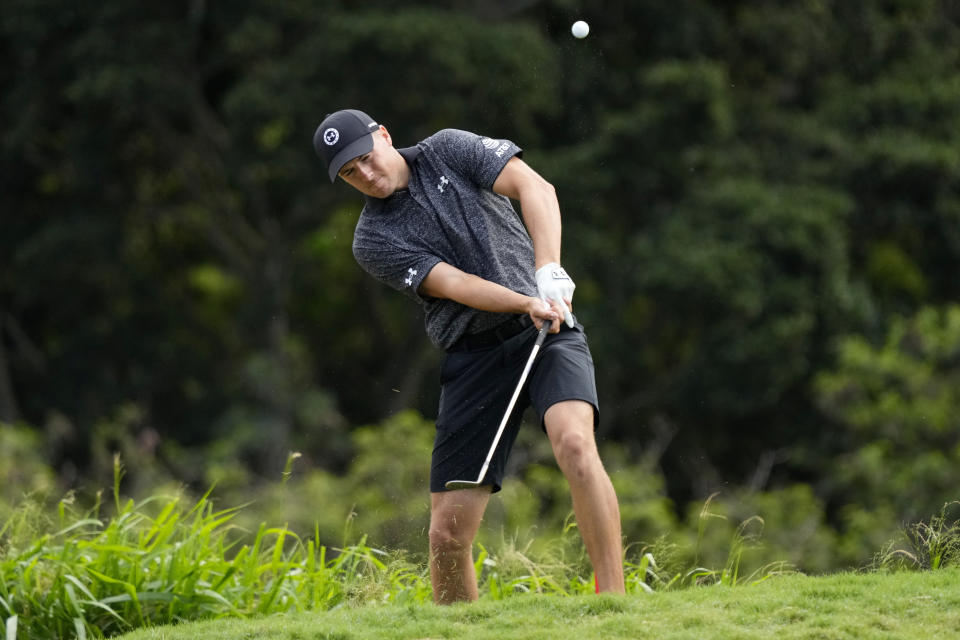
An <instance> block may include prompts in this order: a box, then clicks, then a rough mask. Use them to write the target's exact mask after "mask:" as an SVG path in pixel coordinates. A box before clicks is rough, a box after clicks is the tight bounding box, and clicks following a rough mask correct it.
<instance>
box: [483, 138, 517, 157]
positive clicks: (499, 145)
mask: <svg viewBox="0 0 960 640" xmlns="http://www.w3.org/2000/svg"><path fill="white" fill-rule="evenodd" d="M480 144H482V145H483V146H484V147H486V148H487V149H488V150H489V151H494V150H496V151H495V153H496V156H497V157H498V158H502V157H503V154H504V153H506V152H507V149H509V148H510V143H509V142H501V141H500V140H494V139H492V138H483V139H481V140H480Z"/></svg>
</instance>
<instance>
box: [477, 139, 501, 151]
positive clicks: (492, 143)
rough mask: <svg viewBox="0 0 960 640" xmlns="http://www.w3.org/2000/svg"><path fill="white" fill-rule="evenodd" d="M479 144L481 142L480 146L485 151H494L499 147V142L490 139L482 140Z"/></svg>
mask: <svg viewBox="0 0 960 640" xmlns="http://www.w3.org/2000/svg"><path fill="white" fill-rule="evenodd" d="M480 142H481V144H483V146H485V147H486V148H487V149H496V148H497V147H498V146H500V142H499V141H497V140H491V139H490V138H484V139H483V140H481V141H480Z"/></svg>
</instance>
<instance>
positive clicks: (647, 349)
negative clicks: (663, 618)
mask: <svg viewBox="0 0 960 640" xmlns="http://www.w3.org/2000/svg"><path fill="white" fill-rule="evenodd" d="M578 18H583V19H586V20H588V21H589V22H590V25H591V34H590V36H589V37H588V38H586V39H585V40H575V39H573V38H572V37H571V36H570V34H569V25H570V24H571V23H572V22H573V20H575V19H578ZM0 36H2V37H0V50H2V53H3V58H4V59H5V60H7V63H6V64H4V65H3V66H2V68H0V96H2V98H0V116H2V119H3V122H4V126H3V131H2V133H0V193H2V194H3V195H2V198H3V201H2V202H3V204H2V207H0V209H2V213H0V221H2V222H0V423H2V424H0V518H2V519H3V520H8V519H9V518H11V515H10V514H11V513H13V512H14V511H15V506H14V505H17V504H18V503H19V502H20V501H21V500H22V499H23V496H24V495H25V494H31V495H33V496H34V497H35V498H36V499H43V497H45V496H48V497H50V498H51V499H52V500H53V501H54V502H56V501H57V500H58V499H59V498H61V496H63V495H64V494H65V493H66V492H67V491H70V490H73V491H75V494H73V495H75V496H76V499H77V500H79V501H80V502H81V503H84V504H89V503H91V502H92V501H93V499H94V498H93V496H94V494H95V493H96V492H97V491H98V490H100V489H102V488H103V487H105V486H109V484H110V478H111V473H112V461H113V456H114V453H117V452H119V453H120V454H121V456H122V459H123V460H124V461H125V463H126V465H127V467H128V474H127V476H126V478H125V480H124V487H123V488H124V491H125V492H126V493H127V494H128V495H133V496H140V497H142V496H147V495H152V494H153V493H154V492H156V491H160V490H162V489H164V488H165V487H167V488H173V487H177V486H181V485H182V486H185V487H187V489H188V490H189V491H191V492H193V493H194V494H195V495H201V494H203V493H204V491H205V490H206V489H207V488H209V487H211V486H215V489H214V492H213V494H212V497H213V499H214V500H216V501H217V503H218V504H224V505H230V506H233V505H237V504H240V503H242V502H247V501H253V506H251V507H250V508H249V509H248V510H244V511H242V512H241V513H240V514H238V515H237V518H238V520H239V521H241V522H242V520H243V518H244V517H245V516H244V515H243V514H246V513H250V514H252V515H251V516H250V518H251V522H250V523H247V524H248V525H249V527H248V528H249V529H250V531H251V535H252V534H253V532H255V531H256V530H257V524H258V523H259V522H261V521H262V520H268V521H271V522H288V523H289V524H290V526H291V528H292V529H293V530H294V531H297V532H299V533H301V534H302V535H304V536H308V535H311V534H314V533H315V534H316V535H315V537H316V538H317V539H316V542H317V544H339V543H342V542H343V541H344V539H347V540H350V539H355V537H356V536H357V535H361V534H368V535H369V536H370V539H371V540H374V541H375V542H376V543H377V544H379V545H384V546H386V547H391V548H407V549H422V548H423V547H424V546H425V542H424V528H425V526H426V511H427V500H428V498H427V495H426V491H425V479H426V470H427V466H428V465H427V460H428V456H429V449H430V442H431V438H432V425H431V419H432V417H433V416H434V415H435V409H436V402H437V388H436V387H437V368H438V363H439V358H440V354H439V353H438V352H437V351H436V350H435V349H434V348H433V347H431V346H430V345H429V344H428V342H427V341H426V338H425V336H424V334H423V330H422V319H421V317H420V315H419V314H418V311H417V310H416V308H415V307H413V306H412V305H410V304H409V302H408V301H406V300H405V299H403V298H402V297H401V296H397V295H395V294H394V293H393V292H391V291H389V290H387V289H386V288H385V287H383V286H382V285H379V284H377V283H376V282H373V281H371V280H370V279H369V278H368V277H367V276H365V275H364V274H363V273H361V271H360V270H359V268H358V267H356V265H355V264H354V262H353V259H352V256H351V253H350V241H351V235H352V229H353V225H354V223H355V220H356V217H357V213H358V211H359V208H360V206H361V201H360V200H359V199H358V197H357V195H356V194H355V193H353V192H352V191H350V190H349V189H348V188H346V187H344V186H342V185H340V186H333V187H332V186H330V185H329V184H328V182H327V180H326V178H325V175H324V171H323V168H322V166H321V164H320V162H319V161H318V160H317V159H316V158H315V157H314V155H313V150H312V148H311V144H310V140H311V138H312V134H313V131H314V128H315V127H316V126H317V124H318V123H319V121H320V120H321V119H322V117H323V116H324V114H326V113H327V112H329V111H332V110H335V109H338V108H343V107H351V106H356V107H360V108H363V109H364V110H366V111H368V112H370V113H371V114H372V115H373V116H374V117H376V118H377V119H378V120H379V121H381V122H383V123H385V124H386V125H387V126H388V127H389V128H390V131H391V133H392V135H393V137H394V140H395V141H396V142H397V143H398V144H399V145H407V144H413V143H415V142H416V141H417V140H419V139H420V138H422V137H424V136H426V135H428V134H430V133H432V132H433V131H435V130H437V129H439V128H443V127H459V128H464V129H470V130H473V131H476V132H479V133H483V134H485V135H490V136H492V137H499V138H510V139H512V140H515V141H516V142H518V143H519V144H520V145H521V146H523V147H524V148H525V149H526V155H525V158H526V159H527V160H528V161H529V162H530V163H531V164H532V165H533V166H534V167H536V168H537V169H538V170H539V171H540V172H541V173H542V174H543V175H544V176H545V177H546V178H547V179H549V180H550V181H551V182H552V183H553V184H554V185H556V186H557V188H558V190H559V194H560V199H561V205H562V208H563V211H564V232H565V242H564V264H565V266H566V267H567V269H568V270H569V271H570V272H571V274H573V277H574V279H575V280H576V282H577V285H578V288H577V296H576V307H577V313H578V316H579V317H580V319H581V320H582V321H583V322H584V323H585V325H586V326H587V328H588V332H589V336H590V341H591V346H592V348H593V352H594V358H595V361H596V363H597V367H598V376H599V378H598V383H599V388H600V394H601V402H602V424H601V426H600V431H599V436H600V439H601V444H602V447H603V449H604V455H605V457H606V460H607V462H608V467H609V469H610V471H611V474H612V475H613V477H614V481H615V483H616V485H617V489H618V491H619V494H620V497H621V500H622V503H623V516H624V526H625V534H626V536H627V539H628V541H630V542H641V541H644V542H648V543H653V542H654V541H655V540H657V539H658V538H659V537H660V536H663V535H671V536H674V537H675V539H686V540H693V539H695V538H696V537H697V536H698V532H699V523H700V522H702V520H703V516H704V509H705V508H706V509H707V512H708V514H709V519H710V520H711V521H715V524H716V525H717V526H723V527H727V529H728V530H727V533H729V532H732V531H735V530H736V529H737V527H738V526H740V523H742V522H744V521H746V520H747V519H749V518H751V517H753V516H755V515H759V516H760V517H761V518H763V521H764V523H765V531H764V539H765V540H766V543H767V546H766V551H765V553H768V554H769V559H770V560H773V559H784V560H789V561H791V562H793V563H795V564H796V566H797V567H799V568H801V569H803V570H805V571H826V570H830V569H836V568H842V567H849V566H858V565H860V564H862V563H864V562H866V561H868V560H869V559H870V558H871V557H872V555H873V554H874V553H875V552H876V550H877V549H878V548H881V547H882V545H883V544H884V543H885V542H886V541H888V540H890V539H891V537H892V536H893V535H894V534H895V532H896V531H898V530H899V528H900V527H901V525H902V524H903V523H904V522H912V521H916V520H918V519H920V518H925V517H928V516H929V515H930V514H932V513H937V512H938V511H939V510H940V509H941V507H942V506H943V505H944V504H945V503H946V502H949V501H951V500H955V499H957V498H958V497H960V496H958V495H957V489H956V488H957V487H958V486H960V429H958V427H960V424H958V420H960V418H958V416H960V396H958V391H957V389H958V388H960V387H958V381H960V380H958V378H960V306H958V300H960V278H958V277H957V273H958V270H960V269H958V268H960V71H958V70H960V3H958V2H956V1H955V0H897V1H894V0H884V1H880V0H858V1H840V0H807V1H803V2H765V3H755V2H725V3H714V2H706V1H702V0H678V1H677V2H673V3H670V4H669V6H667V5H665V4H664V3H662V2H657V1H654V0H649V1H647V0H633V1H630V2H626V1H621V2H605V3H603V5H602V7H601V6H599V5H598V6H596V7H588V6H586V5H584V6H581V4H580V3H576V2H572V1H570V0H525V1H523V2H504V1H494V2H485V3H468V2H445V3H440V2H413V3H412V2H392V1H388V0H372V1H370V2H364V3H362V6H361V5H358V4H357V3H346V2H339V1H336V0H325V1H322V2H314V1H307V0H272V1H270V2H266V1H263V0H230V1H228V2H217V3H213V2H203V0H190V1H188V2H173V3H153V4H150V5H134V4H132V3H129V2H122V1H120V0H104V1H103V2H99V3H96V5H90V6H87V5H83V6H81V5H79V4H77V3H73V2H67V1H66V0H8V1H7V2H5V3H3V5H2V7H0ZM290 451H297V452H299V453H300V454H301V457H300V458H299V459H298V460H296V462H295V463H294V464H293V467H292V471H293V472H292V475H291V476H290V477H289V478H288V481H287V482H286V483H284V484H280V483H278V482H277V481H278V480H279V479H280V478H281V476H282V472H283V470H284V467H285V464H286V462H287V455H288V453H289V452H290ZM513 465H514V471H513V474H514V477H515V480H514V481H512V482H510V484H509V485H508V488H507V489H506V490H505V491H504V492H503V494H502V498H503V499H502V500H499V499H498V500H497V501H495V503H494V504H493V506H492V508H491V511H490V517H489V521H490V526H488V527H487V528H486V530H485V534H484V535H486V536H490V537H492V538H494V539H501V538H506V539H511V538H513V537H515V536H521V537H523V536H530V535H536V533H537V532H538V531H544V530H546V531H559V530H560V529H561V528H562V527H563V524H564V522H565V521H566V519H567V516H568V514H569V511H570V507H569V503H568V498H567V496H566V493H565V489H564V486H563V483H562V479H561V476H560V475H559V473H558V472H557V471H556V469H555V467H554V465H553V463H552V461H551V459H550V454H549V449H548V447H547V446H546V445H545V443H544V441H543V439H542V437H540V436H539V434H538V433H537V430H536V429H535V428H529V429H527V430H526V432H525V433H524V434H523V436H522V438H521V441H520V446H519V448H518V450H517V452H516V454H515V456H514V459H513ZM711 496H714V497H713V498H712V499H711V498H710V497H711ZM708 499H709V500H708ZM705 505H706V507H705ZM118 506H119V505H118ZM714 516H715V517H714ZM3 520H0V521H3ZM755 522H756V521H755ZM531 527H537V528H536V529H534V530H533V532H532V533H531V532H530V530H531ZM345 528H346V530H345ZM7 531H9V529H8V530H7ZM717 538H718V539H719V540H720V543H719V544H718V548H717V549H716V550H715V553H716V554H717V558H719V565H722V564H723V558H724V557H725V556H726V554H727V552H728V551H729V537H728V536H723V535H718V536H717ZM709 546H710V545H709V541H705V543H704V545H703V547H702V549H703V553H704V554H709V553H714V551H711V550H710V548H709ZM2 549H3V547H2V546H0V553H2ZM765 560H766V559H764V558H758V562H761V563H762V561H765ZM710 566H717V564H713V565H710Z"/></svg>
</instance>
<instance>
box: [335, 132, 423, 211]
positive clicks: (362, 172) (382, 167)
mask: <svg viewBox="0 0 960 640" xmlns="http://www.w3.org/2000/svg"><path fill="white" fill-rule="evenodd" d="M370 135H372V136H373V149H371V150H370V152H369V153H365V154H363V155H362V156H357V157H356V158H354V159H353V160H350V161H349V162H347V163H346V164H345V165H343V166H342V167H341V168H340V173H338V174H337V175H339V176H340V177H341V178H343V181H344V182H346V183H347V184H349V185H350V186H351V187H353V188H354V189H356V190H357V191H359V192H360V193H362V194H364V195H367V196H371V197H373V198H386V197H387V196H389V195H392V194H393V192H395V191H396V190H397V189H401V188H403V187H404V186H406V185H404V184H402V181H403V172H402V171H401V168H402V167H401V166H400V165H399V164H398V163H397V160H400V162H401V163H403V158H402V157H401V156H400V155H399V154H397V153H395V152H393V151H394V149H393V143H392V141H391V140H390V134H389V133H387V130H386V129H384V128H383V127H380V129H379V130H378V131H374V132H373V133H372V134H370ZM391 152H393V153H391ZM404 166H405V163H404Z"/></svg>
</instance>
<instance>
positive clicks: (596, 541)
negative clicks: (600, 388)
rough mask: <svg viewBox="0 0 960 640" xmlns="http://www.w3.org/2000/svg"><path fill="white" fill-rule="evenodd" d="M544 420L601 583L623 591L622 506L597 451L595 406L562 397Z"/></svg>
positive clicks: (612, 589)
mask: <svg viewBox="0 0 960 640" xmlns="http://www.w3.org/2000/svg"><path fill="white" fill-rule="evenodd" d="M544 423H545V425H546V428H547V435H548V436H549V437H550V444H551V445H552V446H553V454H554V456H555V457H556V458H557V464H559V465H560V470H561V471H563V475H564V476H566V478H567V482H568V483H570V495H571V497H572V498H573V512H574V514H575V515H576V517H577V527H578V528H579V529H580V535H581V536H582V537H583V543H584V545H585V546H586V547H587V555H589V556H590V561H591V562H592V563H593V570H594V572H595V573H596V576H597V587H598V589H599V590H600V591H610V592H614V593H624V583H623V540H622V539H621V533H620V507H619V505H618V504H617V495H616V492H615V491H614V489H613V484H612V483H611V482H610V476H608V475H607V472H606V470H605V469H604V468H603V463H602V462H601V461H600V454H599V453H598V452H597V443H596V440H595V438H594V435H593V407H592V406H590V404H589V403H587V402H583V401H580V400H568V401H565V402H559V403H557V404H555V405H553V406H552V407H550V408H549V409H548V410H547V413H546V414H545V415H544Z"/></svg>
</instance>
